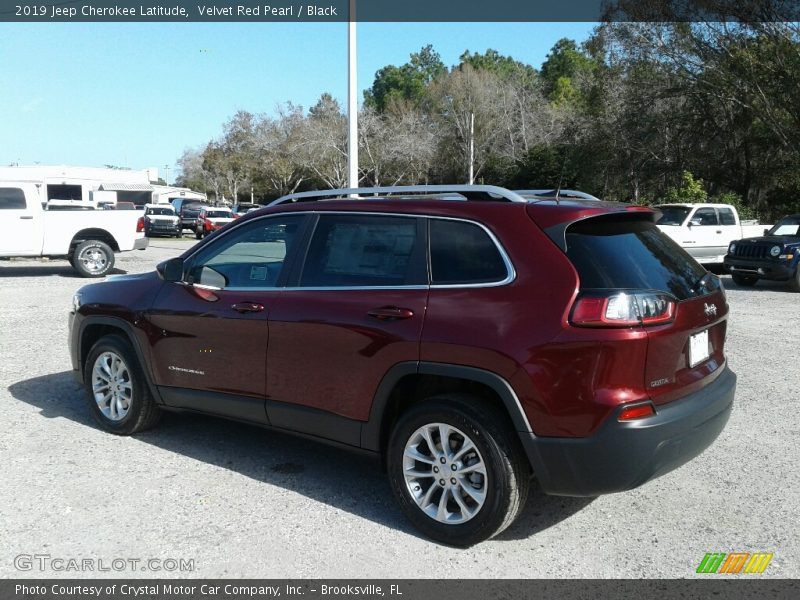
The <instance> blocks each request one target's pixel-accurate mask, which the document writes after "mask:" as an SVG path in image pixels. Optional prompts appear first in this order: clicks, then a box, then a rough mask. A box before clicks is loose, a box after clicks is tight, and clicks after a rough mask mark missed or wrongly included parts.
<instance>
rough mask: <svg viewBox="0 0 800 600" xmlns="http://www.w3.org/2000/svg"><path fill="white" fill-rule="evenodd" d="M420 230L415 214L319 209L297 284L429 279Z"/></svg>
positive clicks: (424, 281)
mask: <svg viewBox="0 0 800 600" xmlns="http://www.w3.org/2000/svg"><path fill="white" fill-rule="evenodd" d="M423 231H424V229H423V228H422V226H421V221H420V219H419V218H415V217H396V216H389V215H387V216H383V215H359V214H347V215H321V216H320V217H319V222H318V223H317V226H316V229H315V231H314V234H313V236H312V239H311V244H310V246H309V249H308V253H307V256H306V260H305V264H304V266H303V271H302V274H301V276H300V281H299V286H300V287H405V286H420V285H427V268H426V265H425V246H424V243H423V237H424V236H423V235H421V233H422V232H423Z"/></svg>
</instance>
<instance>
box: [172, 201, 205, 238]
mask: <svg viewBox="0 0 800 600" xmlns="http://www.w3.org/2000/svg"><path fill="white" fill-rule="evenodd" d="M207 206H209V204H208V203H207V202H202V201H200V200H193V199H186V198H173V199H172V207H173V208H174V209H175V212H176V213H177V214H178V216H179V217H180V218H181V228H182V229H191V230H192V231H195V229H196V227H197V216H198V215H199V214H200V211H201V210H202V209H203V208H205V207H207Z"/></svg>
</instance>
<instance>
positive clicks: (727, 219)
mask: <svg viewBox="0 0 800 600" xmlns="http://www.w3.org/2000/svg"><path fill="white" fill-rule="evenodd" d="M718 212H719V223H720V225H736V217H734V216H733V211H732V210H731V209H730V208H720V209H718Z"/></svg>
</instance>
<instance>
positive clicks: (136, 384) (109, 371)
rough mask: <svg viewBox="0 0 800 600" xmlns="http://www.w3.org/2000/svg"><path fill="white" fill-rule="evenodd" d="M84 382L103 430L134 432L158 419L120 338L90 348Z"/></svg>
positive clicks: (106, 339)
mask: <svg viewBox="0 0 800 600" xmlns="http://www.w3.org/2000/svg"><path fill="white" fill-rule="evenodd" d="M84 383H85V385H86V392H87V395H88V402H89V407H90V408H91V411H92V414H93V415H94V417H95V419H96V420H97V422H98V423H99V424H100V425H101V426H102V427H103V429H105V430H106V431H110V432H112V433H117V434H121V435H128V434H131V433H136V432H138V431H142V430H144V429H148V428H149V427H152V426H153V425H155V424H156V422H158V419H159V418H160V416H161V409H160V408H159V407H158V405H157V404H156V403H155V401H154V400H153V397H152V396H151V394H150V390H149V388H148V387H147V382H146V381H145V379H144V374H143V373H142V369H141V367H140V365H139V361H138V360H137V359H136V356H135V355H134V353H133V351H132V349H131V347H130V344H129V343H128V341H127V340H125V339H123V338H122V337H120V336H117V335H108V336H105V337H103V338H101V339H100V340H99V341H98V342H97V343H96V344H95V345H94V346H93V347H92V349H91V351H90V352H89V355H88V357H87V360H86V364H85V372H84Z"/></svg>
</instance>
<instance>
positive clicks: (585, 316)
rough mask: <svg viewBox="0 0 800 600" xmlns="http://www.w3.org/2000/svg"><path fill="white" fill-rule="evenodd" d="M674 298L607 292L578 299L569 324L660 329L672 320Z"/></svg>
mask: <svg viewBox="0 0 800 600" xmlns="http://www.w3.org/2000/svg"><path fill="white" fill-rule="evenodd" d="M675 307H676V301H675V298H673V297H672V296H670V295H669V294H665V293H663V292H609V293H608V294H602V295H600V294H587V295H583V296H580V297H579V298H578V299H577V300H576V301H575V305H574V306H573V307H572V317H571V318H570V321H571V322H572V324H573V325H578V326H580V327H631V326H635V325H661V324H663V323H669V322H671V321H672V319H673V318H674V317H675Z"/></svg>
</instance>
